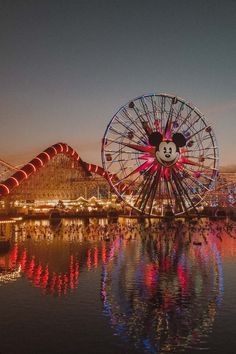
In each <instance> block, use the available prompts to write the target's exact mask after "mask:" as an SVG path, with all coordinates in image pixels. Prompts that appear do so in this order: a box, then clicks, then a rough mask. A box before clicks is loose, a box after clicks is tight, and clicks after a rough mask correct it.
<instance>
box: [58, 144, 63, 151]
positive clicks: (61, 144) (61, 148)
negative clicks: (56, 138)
mask: <svg viewBox="0 0 236 354" xmlns="http://www.w3.org/2000/svg"><path fill="white" fill-rule="evenodd" d="M58 145H59V146H60V148H61V152H63V146H62V144H58Z"/></svg>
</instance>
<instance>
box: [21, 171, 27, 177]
mask: <svg viewBox="0 0 236 354" xmlns="http://www.w3.org/2000/svg"><path fill="white" fill-rule="evenodd" d="M20 172H22V173H23V175H24V176H25V178H28V175H27V173H26V172H25V171H24V170H20Z"/></svg>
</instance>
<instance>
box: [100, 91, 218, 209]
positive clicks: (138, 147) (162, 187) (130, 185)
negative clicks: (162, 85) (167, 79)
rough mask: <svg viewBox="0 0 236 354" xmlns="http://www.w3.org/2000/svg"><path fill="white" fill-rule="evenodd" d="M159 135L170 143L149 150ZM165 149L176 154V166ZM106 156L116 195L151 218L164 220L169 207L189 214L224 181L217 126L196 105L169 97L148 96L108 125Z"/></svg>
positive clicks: (136, 101)
mask: <svg viewBox="0 0 236 354" xmlns="http://www.w3.org/2000/svg"><path fill="white" fill-rule="evenodd" d="M154 132H158V133H160V134H161V135H162V136H163V137H164V140H162V144H161V145H156V146H151V145H150V144H149V136H150V135H151V134H153V133H154ZM158 133H157V134H156V137H157V136H158ZM176 133H179V134H180V135H179V136H178V137H179V138H180V139H181V135H183V136H184V138H185V139H184V140H185V141H186V142H185V145H183V146H180V147H178V146H177V143H176V141H177V140H176V139H177V137H176V138H175V139H174V140H173V139H172V137H173V135H174V134H176ZM157 140H158V139H157ZM169 142H171V145H168V143H169ZM157 144H158V143H157ZM159 144H160V143H159ZM173 144H175V145H176V147H175V145H173ZM181 144H182V143H181ZM164 146H165V148H166V149H168V148H170V147H171V148H172V149H173V150H172V152H171V154H173V160H172V161H171V160H170V157H167V156H166V155H165V152H164V150H163V149H164ZM166 151H167V150H166ZM175 151H176V153H177V154H176V153H175ZM178 154H179V155H178ZM102 156H103V159H102V161H103V166H104V169H105V171H107V173H108V176H113V177H110V178H108V181H109V183H110V185H111V186H112V187H114V189H115V191H116V193H117V194H118V195H119V196H120V197H121V198H122V199H123V200H124V201H127V202H128V203H129V204H130V206H131V207H134V208H135V209H136V210H138V211H139V212H141V213H143V214H147V215H160V213H161V209H162V210H163V208H162V206H163V204H165V203H168V205H171V207H172V210H173V213H174V214H182V213H188V211H189V210H190V209H193V208H195V207H196V205H197V204H198V203H200V202H201V200H202V199H203V198H204V195H205V194H206V193H207V192H208V191H209V190H211V189H212V188H213V186H214V184H215V181H216V178H217V175H218V164H219V160H218V146H217V143H216V139H215V136H214V132H213V130H212V128H211V126H210V125H209V124H208V123H207V122H206V120H205V118H204V116H203V115H202V114H201V112H200V111H199V110H198V109H197V108H196V107H194V106H193V105H192V104H191V103H188V102H186V101H184V100H183V99H181V98H179V97H177V96H173V95H168V94H160V95H155V94H150V95H144V96H140V97H137V98H135V99H134V100H132V101H129V103H127V104H126V105H124V106H123V107H122V108H121V109H120V110H119V111H118V113H116V115H114V117H113V118H112V120H111V122H110V123H109V125H108V128H107V130H106V132H105V135H104V139H103V149H102ZM114 176H116V177H117V178H115V177H114Z"/></svg>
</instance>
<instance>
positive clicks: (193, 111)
mask: <svg viewBox="0 0 236 354" xmlns="http://www.w3.org/2000/svg"><path fill="white" fill-rule="evenodd" d="M154 98H156V99H157V100H158V99H161V100H163V98H164V99H169V100H171V108H170V110H171V109H172V107H173V106H174V105H175V104H177V103H178V104H180V105H181V107H180V108H179V111H178V114H177V115H176V116H175V117H174V120H175V122H177V119H180V118H181V119H182V121H181V120H180V127H182V126H183V127H184V126H186V127H187V130H190V131H191V132H192V134H193V136H195V143H196V144H197V145H198V150H199V152H200V151H203V152H204V150H206V149H208V150H209V149H212V151H213V156H212V157H211V158H212V160H214V163H213V167H210V169H211V170H212V176H214V177H213V178H209V179H211V183H210V184H209V186H208V187H209V189H208V188H206V189H207V190H205V191H204V194H203V195H202V196H201V197H198V201H195V202H194V203H193V202H192V201H191V200H190V198H189V197H188V199H189V202H190V204H191V205H190V206H188V207H187V208H185V206H184V207H183V209H185V210H182V211H181V212H175V214H176V215H178V214H183V213H184V212H187V210H191V209H194V208H195V207H196V206H198V205H199V204H200V203H201V202H202V200H203V199H204V198H205V196H206V193H207V192H208V191H209V190H210V189H212V188H213V187H214V185H215V179H216V176H217V174H218V167H219V151H218V144H217V141H216V137H215V135H214V132H213V131H212V128H211V125H209V123H208V122H207V120H206V119H205V116H204V115H203V114H202V113H201V111H200V110H199V109H198V108H197V107H196V106H194V105H193V104H192V103H191V102H189V101H186V100H184V99H183V98H181V97H179V96H176V95H174V94H167V93H160V94H155V93H150V94H143V95H141V96H137V97H135V98H134V99H132V100H129V101H128V102H127V103H126V104H125V105H123V106H121V107H120V108H119V109H118V110H117V111H116V113H115V114H114V115H113V117H112V119H111V120H110V122H109V124H108V126H107V128H106V130H105V133H104V137H103V141H102V163H103V167H104V169H105V170H106V171H107V173H108V174H109V173H113V175H114V176H117V177H118V178H119V176H118V174H117V173H116V172H113V171H110V168H109V164H108V163H107V159H106V143H107V140H109V137H108V135H109V133H110V132H111V130H112V129H113V130H114V128H112V125H113V124H114V121H115V120H117V121H119V120H118V116H119V114H120V113H122V111H124V110H129V109H131V108H133V109H135V108H136V107H135V103H136V102H138V103H139V104H140V101H141V102H142V104H143V100H144V101H145V99H146V100H148V99H151V100H152V99H154ZM164 102H165V103H166V101H165V100H164ZM152 103H153V102H152ZM145 104H147V102H145ZM149 104H150V102H149ZM143 107H144V106H143ZM155 107H156V110H155V111H154V108H153V111H146V110H145V108H144V112H143V113H142V114H137V112H136V114H137V117H135V119H134V123H135V125H136V127H137V125H138V122H137V121H138V119H139V120H140V119H141V118H142V119H143V117H144V116H147V115H148V116H149V115H151V114H152V115H156V114H157V112H158V113H159V112H160V107H159V106H158V105H157V102H156V101H155ZM186 109H188V110H189V111H190V115H189V117H191V114H196V115H197V116H198V119H197V120H196V121H195V122H194V123H193V124H191V122H190V123H189V122H188V120H187V118H184V117H182V115H181V114H182V111H183V110H186ZM161 112H162V108H161ZM164 113H165V114H167V111H166V110H164V111H163V114H164ZM173 113H174V110H173V111H172V113H171V114H172V116H174V114H173ZM161 114H162V113H161ZM175 114H176V112H175ZM168 115H170V111H169V113H168ZM172 116H171V119H172ZM122 119H123V118H122ZM197 121H200V122H201V124H202V125H203V128H202V129H201V130H203V129H204V130H205V131H206V132H207V134H208V136H209V137H210V144H211V145H212V146H211V147H205V146H204V143H203V142H201V134H199V131H198V130H197V129H195V124H196V122H197ZM152 123H153V122H152ZM166 124H167V123H166ZM124 127H125V128H126V130H127V129H128V130H130V131H134V134H135V135H137V131H136V132H135V129H133V128H132V122H131V119H130V121H129V122H128V123H127V122H125V124H124ZM162 129H163V127H162ZM156 131H157V129H156V130H155V132H156ZM177 131H178V130H177ZM200 132H201V131H200ZM116 133H117V132H116ZM162 134H163V136H164V133H163V132H162ZM179 135H183V134H182V133H181V134H179ZM198 135H199V136H198ZM120 136H121V137H122V139H120V142H118V140H117V141H116V143H117V144H119V143H120V144H121V145H122V144H123V145H126V146H128V144H124V143H123V140H124V134H123V135H122V134H121V135H120ZM142 138H143V136H142ZM149 138H150V137H146V140H147V141H148V140H149ZM164 140H168V141H167V142H171V141H172V140H173V139H172V138H170V139H168V138H167V139H164ZM188 140H189V138H186V141H188ZM144 143H146V142H144ZM200 145H201V147H200ZM156 150H158V149H156ZM117 152H118V150H117ZM121 154H122V152H121ZM156 155H158V154H157V153H156ZM155 157H156V160H158V162H159V163H162V160H161V159H159V158H158V156H155ZM206 158H207V159H210V157H208V156H207V157H206ZM203 159H204V157H203ZM176 161H178V159H177V160H176ZM138 163H139V161H138ZM173 164H175V161H174V163H173ZM165 167H166V168H167V167H168V169H170V170H171V165H169V166H168V165H165ZM202 167H203V164H202ZM202 175H203V174H202ZM212 176H211V177H212ZM123 179H124V178H123ZM123 179H122V180H123ZM108 181H109V183H110V185H111V187H112V188H113V189H114V191H115V192H116V194H117V195H118V196H119V197H121V199H123V200H124V201H125V202H126V203H127V204H128V205H130V206H131V207H132V208H133V209H135V210H137V211H139V212H140V208H139V207H136V206H135V203H134V202H131V201H130V199H131V198H130V197H128V198H127V197H124V196H123V195H122V194H121V192H120V189H119V188H118V184H117V183H116V184H114V183H113V181H112V180H111V179H108ZM177 193H178V194H179V195H181V192H180V191H179V188H178V192H177ZM132 196H133V195H132V193H131V197H132ZM175 198H176V193H175ZM170 199H171V198H170ZM189 202H188V203H189ZM142 212H143V213H144V214H146V213H145V212H144V210H142ZM148 215H151V216H156V215H154V214H152V213H150V212H148Z"/></svg>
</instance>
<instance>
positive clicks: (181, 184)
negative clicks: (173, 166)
mask: <svg viewBox="0 0 236 354" xmlns="http://www.w3.org/2000/svg"><path fill="white" fill-rule="evenodd" d="M173 175H174V177H175V182H176V183H177V185H178V186H179V188H180V193H181V194H182V192H183V195H185V199H186V200H188V202H189V203H190V205H191V206H192V208H194V209H195V210H196V207H195V205H194V204H193V202H192V199H191V198H190V196H189V194H188V192H187V190H186V189H185V187H184V185H183V183H182V181H181V178H180V177H179V175H178V173H177V172H175V171H174V170H173ZM196 211H197V210H196Z"/></svg>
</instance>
